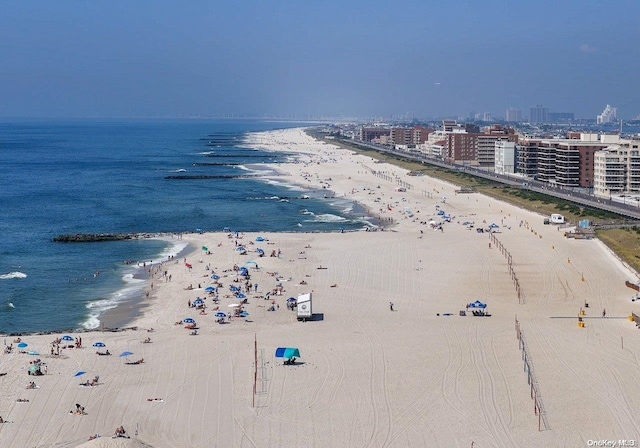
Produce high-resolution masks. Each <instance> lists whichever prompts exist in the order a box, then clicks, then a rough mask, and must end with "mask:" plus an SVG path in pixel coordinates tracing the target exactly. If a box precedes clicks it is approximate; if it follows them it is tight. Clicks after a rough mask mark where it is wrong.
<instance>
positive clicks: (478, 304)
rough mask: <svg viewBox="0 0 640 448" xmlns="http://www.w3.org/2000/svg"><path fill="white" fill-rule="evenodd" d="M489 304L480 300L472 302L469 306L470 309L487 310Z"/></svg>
mask: <svg viewBox="0 0 640 448" xmlns="http://www.w3.org/2000/svg"><path fill="white" fill-rule="evenodd" d="M486 307H487V304H486V303H482V302H481V301H479V300H476V301H475V302H472V303H470V304H469V308H483V309H484V308H486Z"/></svg>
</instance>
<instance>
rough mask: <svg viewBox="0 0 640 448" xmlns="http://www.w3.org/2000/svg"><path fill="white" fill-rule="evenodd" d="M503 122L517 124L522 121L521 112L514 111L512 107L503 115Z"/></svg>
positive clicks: (518, 110)
mask: <svg viewBox="0 0 640 448" xmlns="http://www.w3.org/2000/svg"><path fill="white" fill-rule="evenodd" d="M504 118H505V121H509V122H513V123H517V122H519V121H522V112H520V109H514V108H513V107H511V108H509V109H507V112H506V113H505V114H504Z"/></svg>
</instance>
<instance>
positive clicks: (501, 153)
mask: <svg viewBox="0 0 640 448" xmlns="http://www.w3.org/2000/svg"><path fill="white" fill-rule="evenodd" d="M494 166H495V172H496V173H497V174H513V173H514V172H515V169H516V144H515V143H514V142H510V141H507V140H498V141H496V142H495V162H494Z"/></svg>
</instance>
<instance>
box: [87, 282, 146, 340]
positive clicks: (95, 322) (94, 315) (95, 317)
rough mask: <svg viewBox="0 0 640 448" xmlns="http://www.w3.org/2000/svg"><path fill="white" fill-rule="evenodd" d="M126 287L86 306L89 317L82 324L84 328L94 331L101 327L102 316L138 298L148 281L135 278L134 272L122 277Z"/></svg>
mask: <svg viewBox="0 0 640 448" xmlns="http://www.w3.org/2000/svg"><path fill="white" fill-rule="evenodd" d="M122 280H123V281H124V283H125V286H124V287H123V288H121V289H119V290H118V291H116V292H114V293H112V294H111V295H110V296H109V297H108V298H106V299H102V300H95V301H93V302H89V303H87V304H86V307H87V309H88V310H89V316H88V317H87V319H86V320H85V321H84V322H83V323H82V327H83V328H85V329H87V330H92V329H95V328H98V327H99V326H100V316H101V315H102V314H104V313H105V312H106V311H109V310H112V309H114V308H116V307H117V306H118V305H119V304H120V303H122V302H126V301H128V300H131V299H132V298H134V297H136V296H137V295H138V294H140V292H141V291H142V289H143V288H144V285H145V284H146V280H144V279H138V278H135V277H134V274H133V272H128V273H126V274H125V275H123V276H122Z"/></svg>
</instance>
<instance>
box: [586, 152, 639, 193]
mask: <svg viewBox="0 0 640 448" xmlns="http://www.w3.org/2000/svg"><path fill="white" fill-rule="evenodd" d="M593 164H594V166H593V193H594V195H596V196H598V197H602V198H607V199H609V198H612V197H613V196H616V195H626V194H635V195H638V194H639V193H640V140H631V141H629V140H627V141H624V140H623V141H620V143H617V144H613V145H611V146H608V147H607V148H605V149H603V150H601V151H596V152H595V153H594V162H593Z"/></svg>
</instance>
